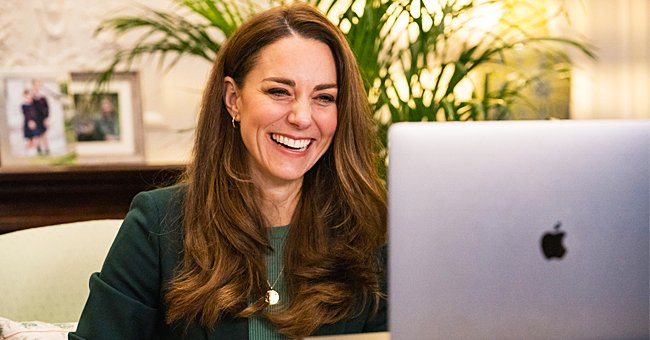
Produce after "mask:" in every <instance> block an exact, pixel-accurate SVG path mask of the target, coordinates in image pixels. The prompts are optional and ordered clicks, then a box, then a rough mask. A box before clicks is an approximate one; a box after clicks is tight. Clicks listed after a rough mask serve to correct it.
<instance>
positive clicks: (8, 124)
mask: <svg viewBox="0 0 650 340" xmlns="http://www.w3.org/2000/svg"><path fill="white" fill-rule="evenodd" d="M0 77H1V78H2V79H1V81H0V84H1V85H0V86H1V87H2V91H0V94H2V96H0V97H1V99H0V113H1V114H0V165H2V166H3V167H6V166H14V165H19V166H22V165H35V164H40V165H44V164H50V163H51V162H52V161H53V159H55V158H60V157H61V156H63V155H65V154H66V153H69V152H70V148H69V146H68V143H67V141H66V134H65V112H64V111H65V110H64V104H66V100H67V97H66V96H64V95H62V94H61V85H62V84H63V83H64V81H65V78H64V77H63V76H62V75H61V74H58V73H57V72H55V71H28V70H17V71H7V70H3V71H2V72H1V73H0Z"/></svg>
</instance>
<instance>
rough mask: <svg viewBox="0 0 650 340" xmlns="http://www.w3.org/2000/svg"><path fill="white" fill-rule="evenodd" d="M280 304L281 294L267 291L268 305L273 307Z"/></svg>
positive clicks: (270, 290)
mask: <svg viewBox="0 0 650 340" xmlns="http://www.w3.org/2000/svg"><path fill="white" fill-rule="evenodd" d="M278 302H280V294H278V292H276V291H275V290H273V289H269V290H267V291H266V303H268V304H269V305H271V306H273V305H275V304H277V303H278Z"/></svg>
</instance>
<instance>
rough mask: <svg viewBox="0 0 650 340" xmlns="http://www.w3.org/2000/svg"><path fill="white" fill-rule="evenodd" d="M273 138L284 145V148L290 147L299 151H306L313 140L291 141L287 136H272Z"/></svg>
mask: <svg viewBox="0 0 650 340" xmlns="http://www.w3.org/2000/svg"><path fill="white" fill-rule="evenodd" d="M271 138H272V139H273V140H274V141H275V142H276V143H279V144H282V145H284V146H287V147H290V148H292V149H297V150H304V149H306V148H307V147H308V146H309V144H310V143H311V139H291V138H289V137H286V136H282V135H278V134H275V133H274V134H272V135H271Z"/></svg>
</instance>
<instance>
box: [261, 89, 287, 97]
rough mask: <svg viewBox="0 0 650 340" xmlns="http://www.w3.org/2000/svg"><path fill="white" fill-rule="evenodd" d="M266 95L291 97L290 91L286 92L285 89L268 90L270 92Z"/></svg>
mask: <svg viewBox="0 0 650 340" xmlns="http://www.w3.org/2000/svg"><path fill="white" fill-rule="evenodd" d="M266 93H268V94H270V95H272V96H277V97H281V96H288V95H289V91H287V90H285V89H283V88H272V89H268V90H266Z"/></svg>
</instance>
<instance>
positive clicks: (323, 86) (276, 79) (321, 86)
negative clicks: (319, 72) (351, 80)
mask: <svg viewBox="0 0 650 340" xmlns="http://www.w3.org/2000/svg"><path fill="white" fill-rule="evenodd" d="M263 81H272V82H276V83H280V84H285V85H288V86H291V87H295V86H296V82H295V81H293V80H291V79H288V78H282V77H268V78H264V79H263ZM337 87H338V84H336V83H328V84H319V85H316V86H314V90H316V91H321V90H327V89H332V88H337Z"/></svg>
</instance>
